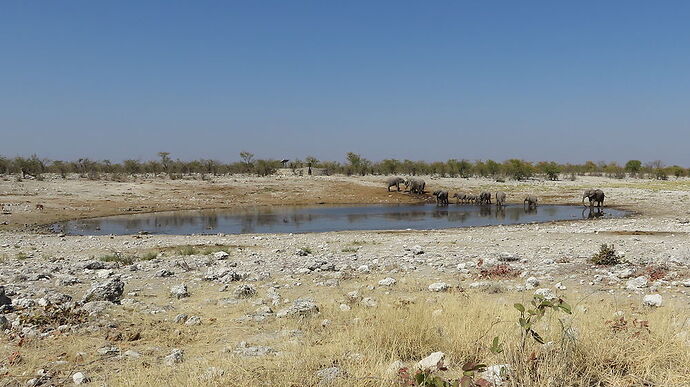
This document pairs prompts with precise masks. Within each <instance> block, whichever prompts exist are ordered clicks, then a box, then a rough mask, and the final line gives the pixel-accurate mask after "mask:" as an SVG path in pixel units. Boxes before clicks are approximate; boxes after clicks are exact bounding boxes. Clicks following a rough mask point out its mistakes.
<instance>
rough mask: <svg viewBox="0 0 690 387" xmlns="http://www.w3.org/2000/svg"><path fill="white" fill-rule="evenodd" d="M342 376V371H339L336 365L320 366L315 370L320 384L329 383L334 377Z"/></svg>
mask: <svg viewBox="0 0 690 387" xmlns="http://www.w3.org/2000/svg"><path fill="white" fill-rule="evenodd" d="M343 376H344V373H343V371H341V370H340V368H338V367H328V368H322V369H320V370H318V371H316V377H317V378H319V380H320V382H319V383H320V384H330V383H332V382H334V381H335V380H336V379H338V378H342V377H343Z"/></svg>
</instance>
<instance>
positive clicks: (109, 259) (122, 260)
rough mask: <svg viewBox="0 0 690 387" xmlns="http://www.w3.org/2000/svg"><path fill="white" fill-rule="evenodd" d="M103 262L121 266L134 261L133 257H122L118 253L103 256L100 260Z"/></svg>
mask: <svg viewBox="0 0 690 387" xmlns="http://www.w3.org/2000/svg"><path fill="white" fill-rule="evenodd" d="M100 260H101V261H103V262H117V263H119V264H121V265H131V264H133V263H134V261H135V260H136V257H135V256H133V255H122V254H120V253H114V254H110V255H104V256H102V257H101V258H100Z"/></svg>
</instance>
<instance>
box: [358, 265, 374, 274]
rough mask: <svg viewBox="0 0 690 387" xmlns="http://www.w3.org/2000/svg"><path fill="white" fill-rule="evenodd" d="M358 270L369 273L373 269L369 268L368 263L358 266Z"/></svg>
mask: <svg viewBox="0 0 690 387" xmlns="http://www.w3.org/2000/svg"><path fill="white" fill-rule="evenodd" d="M357 271H358V272H360V273H369V272H370V271H371V270H370V269H369V266H368V265H362V266H360V267H358V268H357Z"/></svg>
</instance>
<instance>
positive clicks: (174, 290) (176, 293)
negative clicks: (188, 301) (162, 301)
mask: <svg viewBox="0 0 690 387" xmlns="http://www.w3.org/2000/svg"><path fill="white" fill-rule="evenodd" d="M170 296H171V297H173V298H177V299H178V300H179V299H181V298H185V297H189V291H188V290H187V285H185V284H180V285H174V286H172V287H171V288H170Z"/></svg>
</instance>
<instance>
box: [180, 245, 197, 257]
mask: <svg viewBox="0 0 690 387" xmlns="http://www.w3.org/2000/svg"><path fill="white" fill-rule="evenodd" d="M177 253H178V254H180V255H196V254H198V251H197V248H196V247H194V246H182V247H180V248H179V249H177Z"/></svg>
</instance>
